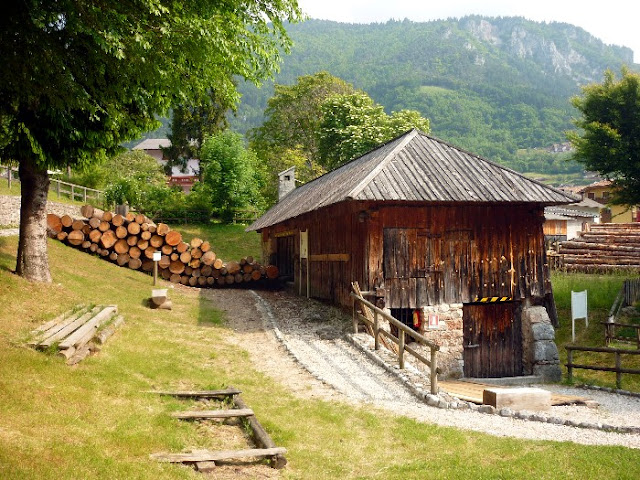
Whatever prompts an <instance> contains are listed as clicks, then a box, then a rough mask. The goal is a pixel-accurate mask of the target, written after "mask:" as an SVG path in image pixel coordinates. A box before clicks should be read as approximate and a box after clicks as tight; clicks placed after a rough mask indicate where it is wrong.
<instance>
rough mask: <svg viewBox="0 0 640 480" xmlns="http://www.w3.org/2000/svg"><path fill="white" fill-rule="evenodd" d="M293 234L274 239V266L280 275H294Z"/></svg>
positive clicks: (294, 251) (294, 252)
mask: <svg viewBox="0 0 640 480" xmlns="http://www.w3.org/2000/svg"><path fill="white" fill-rule="evenodd" d="M295 239H296V237H295V235H287V236H286V237H278V238H277V239H276V242H277V243H276V266H277V267H278V272H279V275H280V276H281V277H291V278H293V277H294V265H295V255H296V250H295Z"/></svg>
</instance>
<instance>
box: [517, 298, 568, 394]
mask: <svg viewBox="0 0 640 480" xmlns="http://www.w3.org/2000/svg"><path fill="white" fill-rule="evenodd" d="M555 337H556V332H555V329H554V328H553V325H551V320H550V319H549V314H548V312H547V309H546V308H544V307H542V306H534V307H525V308H524V309H523V310H522V347H523V348H522V357H523V358H522V363H523V367H524V373H525V375H537V376H541V377H542V378H543V380H545V381H550V382H559V381H560V380H561V379H562V370H561V369H560V357H559V354H558V347H557V346H556V343H555Z"/></svg>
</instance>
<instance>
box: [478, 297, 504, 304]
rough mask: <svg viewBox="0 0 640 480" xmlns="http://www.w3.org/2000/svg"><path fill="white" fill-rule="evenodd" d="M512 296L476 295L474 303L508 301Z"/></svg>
mask: <svg viewBox="0 0 640 480" xmlns="http://www.w3.org/2000/svg"><path fill="white" fill-rule="evenodd" d="M511 300H513V298H512V297H476V299H475V302H476V303H498V302H510V301H511Z"/></svg>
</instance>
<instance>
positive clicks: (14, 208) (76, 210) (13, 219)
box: [0, 195, 82, 225]
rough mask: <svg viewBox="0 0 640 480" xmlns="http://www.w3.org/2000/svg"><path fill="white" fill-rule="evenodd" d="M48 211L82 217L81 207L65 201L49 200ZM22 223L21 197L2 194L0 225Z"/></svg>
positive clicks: (0, 200)
mask: <svg viewBox="0 0 640 480" xmlns="http://www.w3.org/2000/svg"><path fill="white" fill-rule="evenodd" d="M47 213H55V214H56V215H59V216H62V215H69V216H71V217H73V218H80V217H82V214H81V213H80V207H78V206H75V205H67V204H65V203H57V202H47ZM19 224H20V197H18V196H15V195H0V225H19Z"/></svg>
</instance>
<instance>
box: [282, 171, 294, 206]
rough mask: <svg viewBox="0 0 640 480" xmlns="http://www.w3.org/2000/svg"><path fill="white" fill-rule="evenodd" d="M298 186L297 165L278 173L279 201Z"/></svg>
mask: <svg viewBox="0 0 640 480" xmlns="http://www.w3.org/2000/svg"><path fill="white" fill-rule="evenodd" d="M294 188H296V167H291V168H287V169H286V170H284V171H283V172H280V173H279V174H278V201H280V200H282V199H283V198H284V197H285V196H286V195H288V194H289V193H290V192H291V191H292V190H293V189H294Z"/></svg>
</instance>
